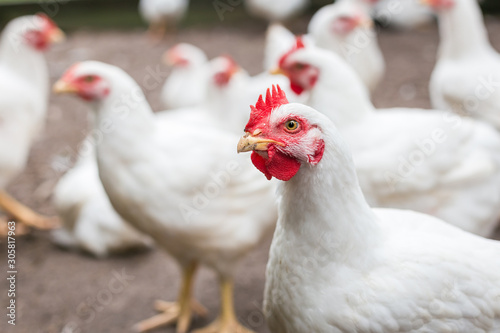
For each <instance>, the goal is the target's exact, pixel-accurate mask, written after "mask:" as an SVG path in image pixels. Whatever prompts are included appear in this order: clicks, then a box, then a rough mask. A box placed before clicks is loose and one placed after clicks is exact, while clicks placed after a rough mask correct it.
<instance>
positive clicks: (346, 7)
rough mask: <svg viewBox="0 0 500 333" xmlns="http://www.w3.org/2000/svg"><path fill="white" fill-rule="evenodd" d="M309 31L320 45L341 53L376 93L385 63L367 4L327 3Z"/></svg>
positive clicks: (317, 44)
mask: <svg viewBox="0 0 500 333" xmlns="http://www.w3.org/2000/svg"><path fill="white" fill-rule="evenodd" d="M308 33H309V34H308V35H309V37H310V38H311V39H312V40H313V41H314V43H315V44H316V46H318V47H321V48H324V49H327V50H330V51H333V52H335V53H337V54H338V55H340V56H341V57H342V58H343V59H344V60H345V61H346V62H347V63H348V64H349V65H351V67H352V68H353V69H354V70H355V71H356V73H357V74H358V75H359V77H360V78H361V80H362V81H363V82H364V84H365V85H366V86H367V87H368V89H369V90H370V91H371V92H373V90H374V89H375V88H376V87H377V85H378V83H379V82H380V80H381V79H382V77H383V75H384V72H385V62H384V57H383V55H382V52H381V51H380V48H379V46H378V41H377V34H376V32H375V30H374V28H373V22H372V21H371V18H370V14H369V8H368V7H367V6H364V5H362V4H361V3H358V2H356V1H340V2H336V3H334V4H331V5H327V6H324V7H323V8H321V9H320V10H318V11H317V12H316V14H314V16H313V17H312V19H311V22H309V27H308ZM306 44H307V43H306Z"/></svg>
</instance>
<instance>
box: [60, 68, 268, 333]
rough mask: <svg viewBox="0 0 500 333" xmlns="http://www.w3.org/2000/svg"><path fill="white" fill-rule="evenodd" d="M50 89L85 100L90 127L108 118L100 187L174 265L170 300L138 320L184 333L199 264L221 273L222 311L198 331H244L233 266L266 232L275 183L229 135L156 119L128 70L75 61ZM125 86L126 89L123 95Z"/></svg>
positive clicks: (193, 305) (142, 327)
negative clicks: (176, 277) (175, 289)
mask: <svg viewBox="0 0 500 333" xmlns="http://www.w3.org/2000/svg"><path fill="white" fill-rule="evenodd" d="M54 89H55V91H58V92H72V93H76V94H77V95H79V96H80V97H81V98H82V99H84V100H86V101H88V102H89V103H90V105H91V106H92V107H93V110H94V112H95V113H96V115H97V122H96V124H95V126H97V127H99V126H102V125H103V122H110V123H112V124H114V130H113V131H111V132H110V133H107V134H106V135H105V136H104V137H103V140H102V142H101V144H99V145H98V146H97V148H96V149H97V160H98V167H99V176H100V178H101V180H102V183H103V185H104V189H105V190H106V193H107V194H108V197H109V199H110V201H111V203H112V205H113V207H114V208H115V209H116V211H117V212H118V213H119V214H120V215H121V216H122V217H123V218H124V219H126V220H127V221H128V222H130V223H131V224H133V225H134V226H135V227H136V228H137V229H139V230H141V231H142V232H144V233H145V234H147V235H150V236H151V237H152V238H153V239H154V240H155V241H156V243H157V244H158V245H159V246H161V247H163V248H164V249H165V250H166V251H167V252H168V253H169V254H171V255H172V256H173V257H174V258H175V259H176V260H177V262H178V263H179V265H180V266H181V268H182V271H183V282H182V286H181V290H180V293H179V299H178V302H176V303H174V304H170V305H169V304H166V303H165V302H163V303H161V307H162V309H163V310H164V312H163V313H162V314H160V315H157V316H155V317H152V318H151V319H149V320H146V321H144V322H141V323H140V324H139V325H138V326H137V327H136V328H137V329H139V330H141V331H144V330H148V329H151V328H154V327H157V326H160V325H162V324H167V323H172V322H175V321H176V322H177V332H186V331H187V329H188V327H189V324H190V322H191V313H192V311H195V312H202V311H201V310H202V309H201V308H200V305H199V304H197V303H195V302H194V303H193V300H192V292H191V289H192V288H191V287H192V282H193V277H194V273H195V271H196V268H197V266H198V264H203V265H206V266H208V267H210V268H212V269H214V270H215V271H216V272H217V273H218V275H219V277H220V283H221V296H222V301H221V309H222V310H221V313H220V316H219V317H218V319H217V320H216V321H215V322H214V323H213V324H211V325H209V326H208V327H207V328H205V329H201V330H197V332H205V333H208V332H227V333H237V332H250V331H248V330H246V329H245V328H243V326H241V325H240V324H239V323H238V320H237V318H236V315H235V313H234V309H233V303H232V302H233V275H234V271H235V268H236V264H237V263H238V261H239V260H240V259H241V258H242V257H243V256H244V255H245V254H247V253H248V251H250V250H251V249H252V248H254V247H255V246H256V245H257V244H258V243H259V241H260V240H261V238H262V237H263V236H265V235H268V234H269V233H270V232H271V231H272V229H273V227H274V225H275V222H276V220H275V219H276V207H275V201H274V186H273V184H272V183H269V182H266V181H265V180H264V179H263V178H261V177H260V176H259V174H258V172H256V170H254V168H253V167H252V166H251V165H250V164H249V163H248V161H247V160H246V159H242V158H240V157H239V156H238V155H237V154H236V151H235V149H234V142H236V141H237V137H236V136H234V135H233V134H229V133H226V132H223V131H220V130H217V129H214V128H212V127H211V126H210V125H208V126H203V124H202V125H200V123H196V124H189V123H186V122H183V121H180V120H181V118H178V120H179V121H177V122H175V121H172V122H171V123H170V126H168V127H167V126H165V125H162V126H161V127H159V126H158V124H157V123H156V122H155V120H154V116H153V113H152V111H151V109H150V107H149V105H148V103H147V101H146V99H145V97H144V95H143V94H142V91H141V89H140V88H139V87H138V85H137V84H136V83H135V82H134V81H133V79H132V78H130V77H129V76H128V75H127V74H126V73H125V72H123V71H122V70H120V69H119V68H117V67H114V66H111V65H107V64H103V63H100V62H92V61H89V62H82V63H79V64H76V65H74V66H73V67H71V68H70V69H69V70H68V71H67V72H66V73H65V74H64V76H63V77H62V78H61V79H60V80H59V81H58V82H57V83H56V84H55V87H54ZM127 94H130V95H131V96H133V98H131V99H126V100H128V101H129V103H125V104H123V102H120V101H123V100H124V99H123V96H124V95H127ZM116 103H121V104H120V105H121V106H122V107H121V108H120V112H116V108H115V107H114V106H115V105H117V104H116ZM235 140H236V141H235ZM255 206H258V207H259V209H258V210H255V209H254V208H255Z"/></svg>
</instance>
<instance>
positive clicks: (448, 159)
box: [280, 39, 500, 236]
mask: <svg viewBox="0 0 500 333" xmlns="http://www.w3.org/2000/svg"><path fill="white" fill-rule="evenodd" d="M302 46H303V45H302V44H301V43H300V39H299V40H298V45H297V48H294V49H292V50H291V51H290V52H289V53H287V54H285V55H284V56H283V58H282V60H281V62H280V68H281V71H282V72H283V73H285V74H286V75H288V76H289V78H290V81H291V82H292V84H293V85H294V86H295V87H296V89H299V88H300V89H302V90H306V91H309V92H310V95H309V99H308V101H307V102H306V104H307V105H309V106H311V107H313V108H315V109H316V110H318V111H320V112H323V113H324V114H325V115H327V116H328V117H329V118H330V119H331V120H332V121H333V122H334V123H335V125H336V126H337V127H338V129H339V130H340V131H341V133H342V135H343V136H344V137H345V139H346V140H347V142H348V143H349V146H350V148H351V150H352V152H353V155H354V161H355V163H356V168H357V171H358V176H359V179H360V183H361V188H362V189H363V192H364V194H365V196H366V197H367V199H368V202H369V203H370V204H371V205H372V206H376V207H390V208H400V209H411V210H416V211H419V212H422V213H426V214H429V215H434V216H436V217H439V218H440V219H443V220H445V221H447V222H449V223H452V224H454V225H456V226H458V227H460V228H462V229H464V230H467V231H469V232H473V233H476V234H479V235H482V236H487V235H490V234H491V233H492V231H493V230H494V229H495V226H496V225H497V223H498V217H499V216H500V209H499V208H500V135H499V134H498V133H497V132H496V131H495V130H494V128H493V127H491V126H489V125H488V124H485V123H482V122H479V121H476V120H474V119H471V118H462V117H460V116H458V115H455V114H453V113H450V112H444V111H437V110H434V111H430V110H421V109H408V108H391V109H386V110H376V109H375V107H374V106H373V104H372V103H371V101H370V98H369V94H368V92H367V91H366V88H365V87H364V86H363V84H362V82H361V81H360V80H359V78H358V77H357V75H356V74H355V73H354V72H353V71H352V69H351V68H350V67H349V66H348V65H347V64H346V63H345V62H344V61H343V60H342V59H341V58H340V57H338V56H337V55H336V54H334V53H332V52H328V51H325V50H321V49H319V48H314V47H306V48H304V47H302ZM297 87H298V88H297Z"/></svg>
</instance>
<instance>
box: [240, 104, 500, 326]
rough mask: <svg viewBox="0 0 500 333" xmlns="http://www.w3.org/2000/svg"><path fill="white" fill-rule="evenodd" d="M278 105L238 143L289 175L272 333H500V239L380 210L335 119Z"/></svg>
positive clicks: (282, 198)
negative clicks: (367, 194) (367, 197)
mask: <svg viewBox="0 0 500 333" xmlns="http://www.w3.org/2000/svg"><path fill="white" fill-rule="evenodd" d="M273 106H274V107H273V109H272V111H271V112H270V114H269V113H267V112H266V113H265V115H263V114H262V113H259V115H256V116H254V119H255V120H252V116H251V118H250V119H251V120H250V122H249V124H251V125H247V128H246V135H245V136H244V137H243V138H242V139H241V140H240V143H239V145H238V147H239V151H249V150H254V153H253V154H256V153H257V154H259V155H260V156H262V158H263V159H262V160H261V162H260V163H256V166H257V167H258V168H259V169H260V170H262V169H263V168H264V169H266V172H269V173H270V175H271V176H274V177H278V179H282V180H285V181H284V182H282V183H280V185H279V192H278V193H279V219H278V225H277V228H276V232H275V234H274V238H273V242H272V245H271V250H270V259H269V262H268V265H267V271H266V289H265V295H264V297H265V300H264V312H265V315H266V319H267V323H268V325H269V327H270V329H271V331H272V332H279V333H281V332H287V333H302V332H315V333H316V332H317V333H320V332H339V333H340V332H354V331H355V332H366V333H368V332H370V333H373V332H380V333H382V332H384V333H392V332H393V333H396V332H444V331H454V332H460V333H467V332H474V331H477V332H497V331H499V330H500V300H499V295H500V287H499V285H498V281H499V279H500V273H499V272H500V270H499V269H498V268H499V267H500V259H499V255H500V244H499V243H498V242H497V241H492V240H486V239H483V238H480V237H478V236H475V235H471V234H469V233H467V232H464V231H462V230H460V229H458V228H455V227H453V226H450V225H448V224H446V223H444V222H443V221H441V220H438V219H436V218H434V217H431V216H427V215H423V214H420V213H415V212H411V211H401V210H393V209H371V208H370V207H369V206H368V204H367V203H366V201H365V199H364V197H363V194H362V192H361V188H360V186H359V184H358V180H357V176H356V168H355V167H354V162H353V160H352V158H351V155H350V152H349V148H348V145H347V144H346V143H345V142H344V141H343V140H342V138H341V136H340V133H339V132H338V131H337V129H336V128H335V126H334V125H333V123H332V122H331V121H330V120H329V119H328V118H327V117H326V116H324V115H322V114H320V113H319V112H317V111H316V110H314V109H311V108H309V107H307V106H304V105H301V104H282V105H279V106H277V105H273ZM259 111H260V110H259ZM290 122H292V124H293V122H296V123H298V125H295V124H293V126H296V127H294V128H295V129H294V130H293V133H292V134H290V131H291V128H292V127H291V126H290V124H291V123H290ZM257 130H258V131H259V132H257ZM251 133H258V134H257V135H255V136H254V135H252V134H251ZM266 152H267V154H265V153H266ZM312 156H313V157H312ZM311 157H312V158H311ZM252 160H254V161H255V160H256V159H255V158H254V157H252ZM257 160H258V159H257ZM262 163H264V164H262ZM263 165H265V167H263ZM291 165H293V166H294V167H293V172H292V174H290V173H289V171H287V170H290V166H291ZM283 172H286V174H287V179H288V180H287V179H283V178H282V175H283Z"/></svg>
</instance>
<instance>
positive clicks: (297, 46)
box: [278, 36, 306, 67]
mask: <svg viewBox="0 0 500 333" xmlns="http://www.w3.org/2000/svg"><path fill="white" fill-rule="evenodd" d="M305 47H306V46H305V45H304V41H303V40H302V36H297V37H295V45H294V46H293V47H292V48H291V49H290V51H288V52H287V53H285V54H283V56H282V57H281V58H280V61H279V63H278V64H279V66H280V67H281V65H283V63H284V62H285V59H286V58H287V57H288V56H289V55H290V54H292V53H294V52H295V51H297V50H300V49H303V48H305Z"/></svg>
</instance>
